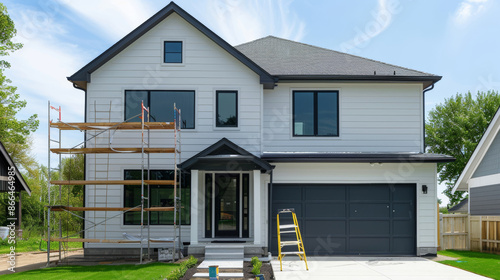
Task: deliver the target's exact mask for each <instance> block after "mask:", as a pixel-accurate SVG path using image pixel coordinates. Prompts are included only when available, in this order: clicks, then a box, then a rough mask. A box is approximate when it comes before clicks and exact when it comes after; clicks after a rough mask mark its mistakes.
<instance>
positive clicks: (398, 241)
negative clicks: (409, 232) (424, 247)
mask: <svg viewBox="0 0 500 280" xmlns="http://www.w3.org/2000/svg"><path fill="white" fill-rule="evenodd" d="M414 243H415V238H413V237H394V238H393V240H392V248H393V251H394V253H397V254H408V252H411V251H413V250H415V248H414V246H413V244H414Z"/></svg>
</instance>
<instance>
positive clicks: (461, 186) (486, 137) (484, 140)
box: [452, 107, 500, 193]
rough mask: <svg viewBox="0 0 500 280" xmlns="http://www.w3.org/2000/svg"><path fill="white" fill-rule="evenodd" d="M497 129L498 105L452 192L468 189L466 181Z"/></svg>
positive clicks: (499, 111)
mask: <svg viewBox="0 0 500 280" xmlns="http://www.w3.org/2000/svg"><path fill="white" fill-rule="evenodd" d="M499 131H500V107H499V108H498V109H497V112H496V113H495V116H493V119H492V120H491V122H490V124H489V125H488V128H487V129H486V131H485V132H484V134H483V137H481V141H479V144H477V146H476V149H475V150H474V153H472V156H471V157H470V159H469V161H468V162H467V165H466V166H465V168H464V170H463V171H462V173H461V174H460V177H458V180H457V182H456V183H455V186H454V187H453V190H452V193H455V192H456V191H468V190H469V189H468V182H469V180H470V178H471V177H472V175H474V172H475V171H476V169H477V167H478V166H479V164H480V163H481V161H482V159H483V158H484V156H485V155H486V153H487V152H488V149H489V148H490V146H491V143H493V140H495V136H496V135H497V134H498V133H499Z"/></svg>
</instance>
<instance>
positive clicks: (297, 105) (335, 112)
mask: <svg viewBox="0 0 500 280" xmlns="http://www.w3.org/2000/svg"><path fill="white" fill-rule="evenodd" d="M338 103H339V92H338V91H294V92H293V136H339V104H338Z"/></svg>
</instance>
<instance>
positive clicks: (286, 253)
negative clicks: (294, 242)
mask: <svg viewBox="0 0 500 280" xmlns="http://www.w3.org/2000/svg"><path fill="white" fill-rule="evenodd" d="M281 254H282V255H304V252H300V251H296V252H281Z"/></svg>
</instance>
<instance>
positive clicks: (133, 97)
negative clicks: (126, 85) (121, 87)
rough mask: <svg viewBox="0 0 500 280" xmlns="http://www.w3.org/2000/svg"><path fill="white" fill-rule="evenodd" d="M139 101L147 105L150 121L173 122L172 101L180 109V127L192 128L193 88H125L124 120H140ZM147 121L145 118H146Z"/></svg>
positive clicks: (193, 116) (193, 118)
mask: <svg viewBox="0 0 500 280" xmlns="http://www.w3.org/2000/svg"><path fill="white" fill-rule="evenodd" d="M141 101H144V106H145V107H146V108H147V107H149V112H150V119H149V121H152V122H173V121H174V103H175V105H176V106H177V108H179V109H181V121H182V125H181V128H183V129H184V128H188V129H192V128H194V123H195V122H194V120H195V113H194V106H195V96H194V91H193V90H126V91H125V120H127V121H130V122H140V121H141V119H140V118H139V114H141ZM146 121H147V120H146Z"/></svg>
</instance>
